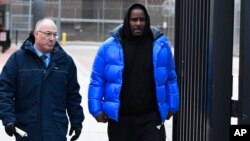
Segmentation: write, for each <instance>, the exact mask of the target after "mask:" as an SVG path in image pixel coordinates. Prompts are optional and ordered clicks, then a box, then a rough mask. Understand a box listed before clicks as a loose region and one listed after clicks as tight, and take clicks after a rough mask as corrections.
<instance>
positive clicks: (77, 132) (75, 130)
mask: <svg viewBox="0 0 250 141" xmlns="http://www.w3.org/2000/svg"><path fill="white" fill-rule="evenodd" d="M73 132H75V135H73V136H72V138H71V139H70V141H75V140H77V139H78V138H79V136H80V134H81V132H82V128H81V127H74V126H72V127H71V128H70V130H69V135H70V136H71V135H72V134H73Z"/></svg>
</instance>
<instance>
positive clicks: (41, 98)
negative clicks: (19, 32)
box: [0, 36, 84, 141]
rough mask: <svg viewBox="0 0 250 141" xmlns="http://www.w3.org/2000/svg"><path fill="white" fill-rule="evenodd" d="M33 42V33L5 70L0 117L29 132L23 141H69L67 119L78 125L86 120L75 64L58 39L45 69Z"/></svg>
mask: <svg viewBox="0 0 250 141" xmlns="http://www.w3.org/2000/svg"><path fill="white" fill-rule="evenodd" d="M33 46H34V37H33V36H31V37H29V38H28V39H27V40H26V41H25V42H24V44H23V45H22V46H21V49H19V50H18V51H16V52H15V53H13V54H12V55H11V56H10V58H9V60H8V61H7V63H6V65H5V66H4V68H3V70H2V73H1V75H0V119H2V122H3V124H4V125H6V124H8V123H10V122H17V123H18V127H19V128H21V129H22V130H24V131H26V132H27V133H28V137H27V138H23V139H24V140H22V141H66V135H67V131H68V120H69V121H70V124H71V126H75V127H82V122H83V120H84V114H83V109H82V107H81V105H80V103H81V95H80V94H79V88H80V86H79V84H78V82H77V71H76V66H75V64H74V62H73V60H72V58H71V57H70V56H69V55H67V54H66V52H64V50H63V49H62V48H61V47H60V46H59V44H58V43H56V45H55V48H54V50H53V51H52V53H51V61H50V65H49V66H48V68H47V69H45V68H44V65H43V62H42V60H41V59H40V58H39V57H38V56H37V54H36V53H35V50H34V47H33ZM67 114H68V116H69V118H68V117H67Z"/></svg>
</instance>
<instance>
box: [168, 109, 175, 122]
mask: <svg viewBox="0 0 250 141" xmlns="http://www.w3.org/2000/svg"><path fill="white" fill-rule="evenodd" d="M173 115H174V113H173V112H170V111H169V112H168V116H167V120H168V119H170V118H171V117H172V116H173Z"/></svg>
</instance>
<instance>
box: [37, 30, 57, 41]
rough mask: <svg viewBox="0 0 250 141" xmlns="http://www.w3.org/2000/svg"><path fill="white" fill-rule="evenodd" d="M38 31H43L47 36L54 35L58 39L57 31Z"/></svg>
mask: <svg viewBox="0 0 250 141" xmlns="http://www.w3.org/2000/svg"><path fill="white" fill-rule="evenodd" d="M38 32H41V33H43V34H44V35H45V36H46V37H51V36H53V37H54V38H56V39H58V37H59V36H58V34H57V33H53V32H50V31H45V32H44V31H38Z"/></svg>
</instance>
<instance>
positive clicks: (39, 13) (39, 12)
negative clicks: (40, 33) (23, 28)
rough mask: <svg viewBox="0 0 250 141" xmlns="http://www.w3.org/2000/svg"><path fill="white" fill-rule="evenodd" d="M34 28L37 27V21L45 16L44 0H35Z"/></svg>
mask: <svg viewBox="0 0 250 141" xmlns="http://www.w3.org/2000/svg"><path fill="white" fill-rule="evenodd" d="M32 9H33V10H32V11H33V29H34V28H35V25H36V22H37V21H38V20H40V19H42V18H44V0H34V1H33V7H32Z"/></svg>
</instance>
